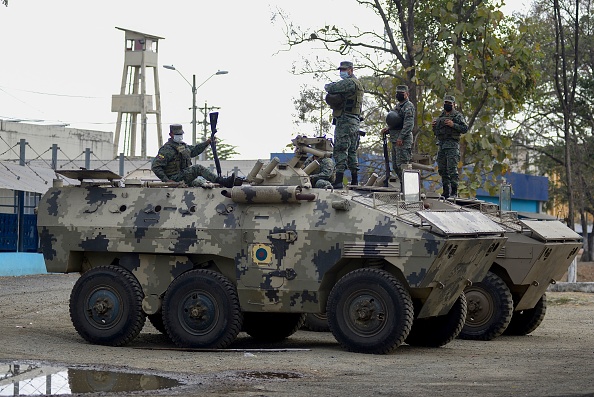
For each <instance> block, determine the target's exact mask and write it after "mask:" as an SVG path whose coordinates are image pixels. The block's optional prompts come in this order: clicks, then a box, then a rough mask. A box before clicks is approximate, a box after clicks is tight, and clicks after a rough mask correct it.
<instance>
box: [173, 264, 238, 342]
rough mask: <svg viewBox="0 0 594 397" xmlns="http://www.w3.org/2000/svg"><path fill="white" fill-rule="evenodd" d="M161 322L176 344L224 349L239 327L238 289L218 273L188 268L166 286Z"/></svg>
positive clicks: (232, 339)
mask: <svg viewBox="0 0 594 397" xmlns="http://www.w3.org/2000/svg"><path fill="white" fill-rule="evenodd" d="M163 323H164V325H165V330H166V332H167V335H169V337H170V338H171V340H172V341H173V343H175V344H176V345H177V346H179V347H192V348H211V349H222V348H225V347H227V346H229V345H230V344H231V343H233V341H234V340H235V338H236V337H237V334H239V331H240V330H241V323H242V315H241V308H240V305H239V297H238V295H237V290H236V288H235V286H234V285H233V283H231V282H230V281H229V280H228V279H227V278H226V277H225V276H223V275H222V274H220V273H218V272H215V271H212V270H207V269H196V270H190V271H188V272H186V273H184V274H182V275H180V276H179V277H177V278H176V279H175V280H173V282H172V283H171V284H170V285H169V288H167V291H166V292H165V296H164V297H163Z"/></svg>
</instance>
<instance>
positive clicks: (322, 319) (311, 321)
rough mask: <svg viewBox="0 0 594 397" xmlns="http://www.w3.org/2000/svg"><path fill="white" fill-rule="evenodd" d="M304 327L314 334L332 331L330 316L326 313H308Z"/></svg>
mask: <svg viewBox="0 0 594 397" xmlns="http://www.w3.org/2000/svg"><path fill="white" fill-rule="evenodd" d="M303 327H304V328H305V329H308V330H310V331H314V332H328V331H330V327H329V326H328V315H327V314H326V313H307V314H306V315H305V324H303Z"/></svg>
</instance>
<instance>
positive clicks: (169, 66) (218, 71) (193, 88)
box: [163, 65, 229, 159]
mask: <svg viewBox="0 0 594 397" xmlns="http://www.w3.org/2000/svg"><path fill="white" fill-rule="evenodd" d="M163 67H164V68H165V69H169V70H175V71H176V72H177V73H179V75H180V76H181V77H182V78H183V79H184V80H185V81H186V83H188V84H189V85H190V86H191V87H192V145H195V144H196V109H197V108H196V92H197V91H198V88H200V87H202V86H203V85H204V84H205V83H206V82H207V81H208V80H210V79H211V78H212V77H213V76H218V75H220V74H227V73H229V72H228V71H226V70H217V71H216V72H215V73H213V74H211V75H210V76H208V78H207V79H206V80H204V81H203V82H202V83H201V84H200V85H199V86H198V87H196V75H195V74H193V75H192V83H190V82H189V81H188V79H186V78H185V76H184V75H183V74H182V73H181V72H180V71H179V70H177V69H176V68H175V66H173V65H163ZM200 156H201V159H203V155H202V154H201V155H200Z"/></svg>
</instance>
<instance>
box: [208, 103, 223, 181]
mask: <svg viewBox="0 0 594 397" xmlns="http://www.w3.org/2000/svg"><path fill="white" fill-rule="evenodd" d="M208 115H209V116H210V148H211V149H212V158H213V159H214V162H215V166H216V167H217V176H218V177H220V176H221V162H220V161H219V156H217V143H216V140H215V134H216V133H217V121H218V120H219V112H212V113H209V114H208Z"/></svg>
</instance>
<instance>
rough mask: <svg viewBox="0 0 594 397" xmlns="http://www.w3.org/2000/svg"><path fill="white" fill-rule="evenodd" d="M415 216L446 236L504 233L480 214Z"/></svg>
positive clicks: (449, 212)
mask: <svg viewBox="0 0 594 397" xmlns="http://www.w3.org/2000/svg"><path fill="white" fill-rule="evenodd" d="M417 215H419V216H420V217H421V218H422V219H423V220H425V221H427V223H429V224H430V225H431V226H433V227H435V228H437V229H438V230H439V231H441V232H442V233H443V234H445V235H447V236H464V235H480V234H502V233H504V232H505V229H503V228H502V227H501V226H500V225H498V224H497V223H495V222H493V221H492V220H490V219H489V218H487V217H486V216H485V215H483V214H481V213H480V212H474V211H472V212H471V211H468V212H467V211H442V212H438V211H436V212H428V211H418V212H417Z"/></svg>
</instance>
